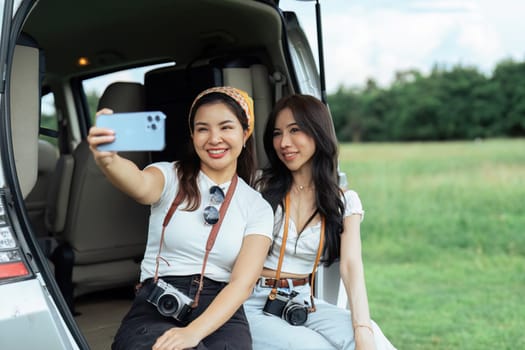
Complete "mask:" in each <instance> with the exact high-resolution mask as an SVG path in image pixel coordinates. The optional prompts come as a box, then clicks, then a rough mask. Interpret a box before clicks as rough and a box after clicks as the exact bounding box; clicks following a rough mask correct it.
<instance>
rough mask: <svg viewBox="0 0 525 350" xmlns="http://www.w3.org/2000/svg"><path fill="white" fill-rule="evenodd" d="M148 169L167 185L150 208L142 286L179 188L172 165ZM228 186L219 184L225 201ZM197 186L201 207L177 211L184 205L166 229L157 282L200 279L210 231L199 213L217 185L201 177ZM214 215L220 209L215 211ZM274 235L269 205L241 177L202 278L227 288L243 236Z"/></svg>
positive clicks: (151, 272) (149, 273) (150, 271)
mask: <svg viewBox="0 0 525 350" xmlns="http://www.w3.org/2000/svg"><path fill="white" fill-rule="evenodd" d="M149 166H154V167H156V168H158V169H160V170H161V171H162V173H163V174H164V179H165V184H164V189H163V191H162V195H161V197H160V199H159V201H158V202H157V203H154V204H153V205H152V206H151V215H150V220H149V232H148V242H147V245H146V252H145V254H144V259H143V261H142V265H141V276H140V279H141V281H143V280H145V279H147V278H151V277H153V276H154V274H155V263H156V261H155V260H156V257H157V254H158V251H159V243H160V236H161V232H162V222H163V221H164V218H165V216H166V213H167V212H168V210H169V208H170V206H171V204H172V203H173V200H174V199H175V196H176V194H177V191H178V187H179V180H178V177H177V174H176V169H175V167H174V163H173V162H159V163H154V164H151V165H149ZM230 182H231V181H228V182H227V183H223V184H218V186H219V187H221V188H222V190H223V191H224V194H225V195H226V193H227V191H228V188H229V186H230ZM197 185H198V187H199V191H200V193H201V204H200V207H199V208H198V209H197V210H195V211H185V210H181V209H184V208H185V207H186V203H182V204H181V205H179V207H178V208H177V210H176V211H175V213H174V214H173V216H172V217H171V220H170V222H169V223H168V225H167V226H166V232H165V234H164V244H163V246H162V250H161V254H160V256H161V257H162V258H163V259H164V260H165V261H164V260H162V259H160V262H159V277H160V276H186V275H193V274H200V273H201V269H202V262H203V258H204V254H205V252H206V242H207V240H208V236H209V234H210V232H211V228H212V226H211V225H208V224H206V222H205V221H204V217H203V211H204V208H205V207H206V206H208V205H209V202H210V193H209V189H210V187H211V186H214V185H217V184H215V183H214V182H213V181H212V180H211V179H210V178H209V177H207V176H206V175H205V174H204V173H203V172H202V171H201V172H200V173H199V175H198V177H197ZM217 209H220V207H219V206H217ZM272 229H273V212H272V208H271V206H270V204H268V202H266V200H264V199H263V197H262V196H261V194H260V193H259V192H257V191H255V190H254V189H253V188H251V187H250V186H249V185H248V184H247V183H246V182H244V181H243V180H242V179H241V178H240V177H239V181H238V182H237V187H236V188H235V192H234V194H233V196H232V199H231V202H230V205H229V207H228V210H227V212H226V216H225V217H224V219H223V221H222V225H221V227H220V229H219V232H218V234H217V239H216V241H215V244H214V246H213V248H212V250H211V252H210V255H209V256H208V262H207V264H206V271H205V276H206V277H208V278H211V279H213V280H215V281H221V282H228V281H229V280H230V275H231V271H232V268H233V264H234V263H235V260H236V259H237V255H238V254H239V251H240V248H241V245H242V242H243V238H244V236H247V235H252V234H260V235H264V236H266V237H270V239H271V238H272ZM166 261H167V262H168V263H169V265H168V264H167V263H166Z"/></svg>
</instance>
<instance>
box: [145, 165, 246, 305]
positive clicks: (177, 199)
mask: <svg viewBox="0 0 525 350" xmlns="http://www.w3.org/2000/svg"><path fill="white" fill-rule="evenodd" d="M237 180H238V176H237V174H235V176H234V177H233V178H232V181H231V183H230V187H229V188H228V192H226V197H224V202H223V203H222V205H221V208H220V210H219V215H218V216H219V217H218V218H217V220H216V221H215V220H214V221H215V222H214V223H213V226H212V228H211V231H210V234H209V235H208V241H207V242H206V254H204V259H203V262H202V270H201V276H200V280H199V289H198V291H197V294H196V295H195V300H194V302H193V305H192V307H193V308H195V307H197V305H198V304H199V296H200V294H201V290H202V288H203V286H204V271H205V269H206V263H207V262H208V256H209V255H210V251H211V249H212V248H213V245H214V244H215V239H216V238H217V234H218V233H219V229H220V227H221V224H222V220H223V219H224V216H225V215H226V210H228V206H229V205H230V201H231V199H232V197H233V192H234V191H235V187H237ZM210 194H212V193H210ZM181 201H182V192H181V191H179V192H178V193H177V196H176V197H175V199H174V200H173V203H172V204H171V206H170V209H169V210H168V213H167V214H166V217H165V218H164V221H163V222H162V233H161V236H160V244H159V252H158V253H157V258H156V266H155V276H154V277H153V281H154V282H155V283H156V282H157V280H158V278H159V260H162V261H164V262H165V263H166V264H168V266H169V262H168V261H166V259H164V258H163V257H161V256H160V252H161V250H162V244H163V243H164V233H165V231H166V226H168V223H169V222H170V220H171V217H172V216H173V214H174V213H175V210H177V207H178V206H179V204H180V203H181Z"/></svg>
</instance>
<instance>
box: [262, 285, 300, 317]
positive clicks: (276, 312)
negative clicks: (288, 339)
mask: <svg viewBox="0 0 525 350" xmlns="http://www.w3.org/2000/svg"><path fill="white" fill-rule="evenodd" d="M297 294H299V293H297V292H296V291H294V290H293V291H292V292H291V293H289V294H288V293H286V292H283V291H277V294H276V295H275V299H273V300H272V299H270V297H268V299H267V300H266V304H264V308H263V312H264V313H265V314H266V315H273V316H277V317H281V318H282V319H283V320H285V321H286V322H288V323H289V324H291V325H292V326H301V325H303V324H304V323H305V322H306V319H307V318H308V307H307V306H305V305H303V304H301V303H298V302H295V301H293V300H292V299H293V298H295V296H296V295H297Z"/></svg>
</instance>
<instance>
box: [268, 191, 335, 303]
mask: <svg viewBox="0 0 525 350" xmlns="http://www.w3.org/2000/svg"><path fill="white" fill-rule="evenodd" d="M289 224H290V192H288V193H287V194H286V197H285V198H284V230H283V231H284V232H283V240H282V244H281V250H280V252H279V261H278V263H277V270H276V273H275V281H274V284H273V288H272V290H271V292H270V295H268V298H269V299H270V300H274V299H275V298H276V295H277V284H278V283H279V281H280V278H281V268H282V265H283V259H284V253H285V249H286V241H287V239H288V226H289ZM325 226H326V223H325V218H324V216H321V235H320V237H319V247H318V248H317V256H316V257H315V263H314V267H313V269H312V273H311V275H310V276H311V277H310V303H311V306H310V307H309V308H308V312H314V311H315V302H314V281H315V271H316V269H317V265H318V264H319V261H320V260H321V253H322V251H323V246H324V231H325Z"/></svg>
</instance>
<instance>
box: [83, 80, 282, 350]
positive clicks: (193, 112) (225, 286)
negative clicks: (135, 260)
mask: <svg viewBox="0 0 525 350" xmlns="http://www.w3.org/2000/svg"><path fill="white" fill-rule="evenodd" d="M102 113H111V111H110V110H101V111H99V112H98V113H97V114H102ZM253 118H254V114H253V102H252V99H251V98H250V97H249V96H248V95H247V94H246V93H245V92H244V91H241V90H239V89H235V88H232V87H215V88H211V89H208V90H205V91H203V92H202V93H201V94H199V95H198V96H197V98H196V99H195V101H194V102H193V105H192V107H191V109H190V115H189V129H190V134H191V143H192V147H189V151H188V153H187V154H186V156H185V157H184V159H182V160H180V161H176V162H158V163H153V164H151V165H149V166H147V167H146V168H145V169H144V170H140V169H138V168H137V166H136V165H135V164H134V163H132V162H131V161H129V160H127V159H124V158H122V157H120V156H119V155H118V154H117V153H115V152H100V151H98V150H97V146H98V145H100V144H103V143H107V142H112V141H113V140H114V138H115V135H114V133H113V131H112V130H109V129H103V128H99V127H92V128H91V129H90V132H89V135H88V142H89V144H90V149H91V151H92V153H93V155H94V157H95V160H96V162H97V164H98V166H99V167H100V168H101V169H102V171H103V172H104V174H105V175H106V177H107V178H108V179H109V180H110V181H111V182H112V183H113V184H114V185H115V186H116V187H117V188H119V189H120V190H121V191H123V192H124V193H126V194H128V195H129V196H131V197H132V198H134V199H135V200H136V201H138V202H139V203H142V204H148V205H151V215H150V221H149V232H148V242H147V246H146V251H145V254H144V259H143V261H142V264H141V275H140V281H141V283H140V284H139V286H138V290H137V294H136V297H135V300H134V302H133V305H132V307H131V310H130V311H129V312H128V314H127V315H126V316H125V317H124V319H123V321H122V324H121V326H120V329H119V330H118V332H117V335H116V336H115V339H114V343H113V345H112V348H113V349H154V350H160V349H172V350H173V349H188V348H191V349H239V350H245V349H251V348H252V345H251V335H250V331H249V327H248V322H247V320H246V316H245V314H244V310H243V307H242V303H243V302H244V301H245V300H246V299H247V298H248V296H249V295H250V294H251V292H252V288H253V285H254V283H255V281H256V280H257V278H258V277H259V273H260V271H261V269H262V265H263V262H264V259H265V256H266V253H267V251H268V248H269V246H270V244H271V239H272V229H273V214H272V209H271V207H270V205H269V204H268V203H267V202H266V201H265V200H264V199H263V198H262V196H261V195H260V194H259V193H258V192H257V191H255V190H254V189H253V188H252V187H251V184H252V182H253V178H254V171H255V163H254V158H253V147H254V145H253V139H252V138H250V134H251V133H252V131H253ZM167 137H169V135H167Z"/></svg>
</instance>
